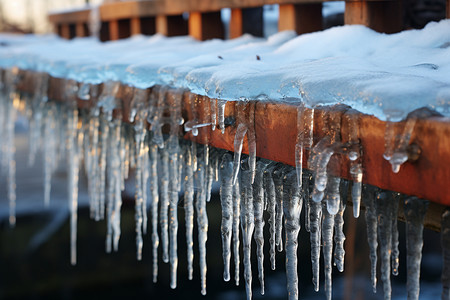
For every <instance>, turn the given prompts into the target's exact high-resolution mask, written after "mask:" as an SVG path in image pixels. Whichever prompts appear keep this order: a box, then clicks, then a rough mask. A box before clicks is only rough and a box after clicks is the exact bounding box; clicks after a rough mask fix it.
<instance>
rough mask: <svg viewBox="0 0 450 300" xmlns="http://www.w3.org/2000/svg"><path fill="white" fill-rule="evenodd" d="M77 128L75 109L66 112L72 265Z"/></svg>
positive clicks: (72, 254)
mask: <svg viewBox="0 0 450 300" xmlns="http://www.w3.org/2000/svg"><path fill="white" fill-rule="evenodd" d="M77 128H78V110H77V109H76V108H74V109H70V110H69V111H68V121H67V144H66V145H67V155H68V157H69V159H68V161H69V170H68V172H69V183H68V191H67V192H68V200H69V210H70V262H71V264H72V265H76V263H77V250H76V243H77V219H78V215H77V211H78V173H79V151H80V147H81V141H82V140H83V134H82V132H80V133H79V135H78V136H77Z"/></svg>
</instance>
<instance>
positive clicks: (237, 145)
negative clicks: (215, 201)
mask: <svg viewBox="0 0 450 300" xmlns="http://www.w3.org/2000/svg"><path fill="white" fill-rule="evenodd" d="M247 130H248V128H247V126H246V125H245V124H239V125H238V127H237V129H236V134H235V135H234V163H233V184H235V183H236V181H237V176H238V174H239V168H240V165H241V153H242V146H243V144H244V137H245V134H246V133H247Z"/></svg>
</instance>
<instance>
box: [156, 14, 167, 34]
mask: <svg viewBox="0 0 450 300" xmlns="http://www.w3.org/2000/svg"><path fill="white" fill-rule="evenodd" d="M168 23H169V22H168V20H167V16H156V32H157V33H159V34H162V35H165V36H168V35H169V24H168Z"/></svg>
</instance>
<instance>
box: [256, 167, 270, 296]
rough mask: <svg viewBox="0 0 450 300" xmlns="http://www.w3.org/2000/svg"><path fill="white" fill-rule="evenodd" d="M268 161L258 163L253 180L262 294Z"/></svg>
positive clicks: (262, 293)
mask: <svg viewBox="0 0 450 300" xmlns="http://www.w3.org/2000/svg"><path fill="white" fill-rule="evenodd" d="M266 167H267V163H266V162H263V161H261V160H260V161H258V162H257V163H256V174H255V178H254V182H253V209H254V216H255V235H254V240H255V242H256V256H257V260H258V278H259V283H260V285H261V295H264V216H263V212H264V182H263V176H264V169H265V168H266Z"/></svg>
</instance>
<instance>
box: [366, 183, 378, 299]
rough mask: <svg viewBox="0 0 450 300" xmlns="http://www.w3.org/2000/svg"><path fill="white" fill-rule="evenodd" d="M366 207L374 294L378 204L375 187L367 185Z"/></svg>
mask: <svg viewBox="0 0 450 300" xmlns="http://www.w3.org/2000/svg"><path fill="white" fill-rule="evenodd" d="M364 190H365V192H364V197H363V201H364V205H365V207H366V213H365V218H366V226H367V242H368V244H369V249H370V256H369V258H370V265H371V272H370V278H371V281H372V289H373V292H374V293H376V292H377V248H378V240H377V228H378V221H377V210H376V202H375V190H376V188H375V187H372V186H369V185H366V186H364Z"/></svg>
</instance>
